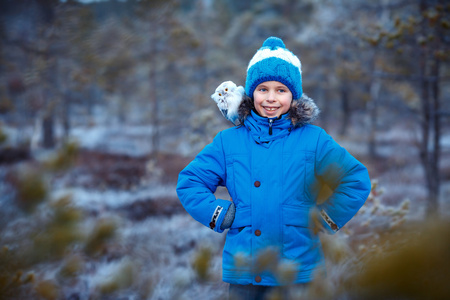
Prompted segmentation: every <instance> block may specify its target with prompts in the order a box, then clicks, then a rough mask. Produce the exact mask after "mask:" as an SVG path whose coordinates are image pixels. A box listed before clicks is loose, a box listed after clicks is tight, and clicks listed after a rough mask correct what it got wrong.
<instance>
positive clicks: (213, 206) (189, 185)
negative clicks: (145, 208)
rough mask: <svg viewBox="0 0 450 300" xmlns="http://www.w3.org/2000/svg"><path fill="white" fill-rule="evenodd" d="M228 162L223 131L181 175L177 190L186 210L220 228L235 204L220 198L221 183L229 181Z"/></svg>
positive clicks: (194, 216) (214, 227)
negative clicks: (219, 188)
mask: <svg viewBox="0 0 450 300" xmlns="http://www.w3.org/2000/svg"><path fill="white" fill-rule="evenodd" d="M225 180H226V163H225V154H224V151H223V147H222V136H221V133H219V134H218V135H217V136H216V137H215V138H214V140H213V142H212V143H211V144H209V145H207V146H206V147H205V148H204V149H203V150H202V151H201V152H200V153H199V154H198V155H197V156H196V157H195V159H194V160H193V161H192V162H191V163H190V164H189V165H187V166H186V168H184V169H183V170H182V171H181V172H180V174H179V176H178V184H177V194H178V198H179V199H180V201H181V204H182V205H183V207H184V208H185V209H186V211H187V212H188V213H189V214H190V215H191V216H192V217H193V218H194V219H195V220H197V221H198V222H200V223H202V224H203V225H205V226H208V227H209V228H211V229H213V230H214V231H217V232H223V231H224V229H221V228H220V225H221V224H222V222H223V219H224V217H225V215H226V213H227V211H228V208H229V206H230V204H231V201H229V200H223V199H216V197H215V195H214V193H215V191H216V189H217V187H218V186H222V185H225Z"/></svg>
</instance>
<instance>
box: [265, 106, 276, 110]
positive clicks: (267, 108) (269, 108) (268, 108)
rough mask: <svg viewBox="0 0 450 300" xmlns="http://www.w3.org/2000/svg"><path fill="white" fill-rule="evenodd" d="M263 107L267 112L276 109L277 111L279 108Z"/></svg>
mask: <svg viewBox="0 0 450 300" xmlns="http://www.w3.org/2000/svg"><path fill="white" fill-rule="evenodd" d="M263 107H264V109H265V110H267V111H276V110H277V109H279V107H268V106H263Z"/></svg>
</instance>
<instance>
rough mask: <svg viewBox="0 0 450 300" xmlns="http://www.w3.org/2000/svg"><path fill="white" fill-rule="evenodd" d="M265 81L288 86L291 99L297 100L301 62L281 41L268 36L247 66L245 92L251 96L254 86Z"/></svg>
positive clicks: (301, 92)
mask: <svg viewBox="0 0 450 300" xmlns="http://www.w3.org/2000/svg"><path fill="white" fill-rule="evenodd" d="M265 81H279V82H281V83H283V84H284V85H285V86H287V87H288V88H289V90H290V91H291V93H292V99H293V100H298V99H300V97H301V96H302V94H303V90H302V64H301V62H300V60H299V59H298V57H297V56H295V55H294V54H293V53H292V52H291V51H289V50H288V49H286V46H285V45H284V43H283V41H282V40H281V39H279V38H277V37H269V38H268V39H267V40H265V41H264V43H263V45H262V47H261V48H260V49H259V50H258V51H257V52H256V54H255V55H254V56H253V58H252V59H251V60H250V63H249V64H248V68H247V80H246V82H245V92H246V93H247V95H248V96H250V97H253V92H254V91H255V89H256V87H257V86H258V85H259V84H260V83H262V82H265Z"/></svg>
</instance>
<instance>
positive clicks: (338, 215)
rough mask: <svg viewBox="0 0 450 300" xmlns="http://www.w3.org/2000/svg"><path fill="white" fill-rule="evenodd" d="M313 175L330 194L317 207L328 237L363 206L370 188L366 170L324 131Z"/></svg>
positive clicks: (319, 143) (318, 147) (319, 142)
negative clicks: (329, 190)
mask: <svg viewBox="0 0 450 300" xmlns="http://www.w3.org/2000/svg"><path fill="white" fill-rule="evenodd" d="M315 174H316V176H317V177H318V178H319V180H320V181H322V182H323V183H325V184H327V185H328V186H329V187H330V189H331V190H332V191H333V193H332V194H331V196H330V197H329V198H328V199H327V200H326V201H325V202H324V203H322V204H320V205H318V210H319V214H320V215H321V217H322V218H320V220H321V222H322V225H323V226H324V228H325V229H326V230H327V231H328V232H329V233H335V232H336V231H338V230H339V229H340V228H342V227H343V226H344V225H345V224H346V223H347V222H348V221H349V220H350V219H351V218H352V217H353V216H354V215H355V214H356V213H357V212H358V210H359V209H360V208H361V206H363V204H364V202H365V201H366V199H367V197H368V196H369V193H370V189H371V184H370V178H369V174H368V172H367V168H366V167H365V166H364V165H363V164H362V163H360V162H359V161H358V160H357V159H355V158H354V157H353V156H352V155H351V154H350V153H348V152H347V150H345V149H344V148H342V147H341V146H339V145H338V144H337V143H336V142H335V141H334V140H333V139H332V138H331V137H330V136H329V135H328V134H327V133H325V131H321V134H320V136H319V139H318V143H317V151H316V160H315Z"/></svg>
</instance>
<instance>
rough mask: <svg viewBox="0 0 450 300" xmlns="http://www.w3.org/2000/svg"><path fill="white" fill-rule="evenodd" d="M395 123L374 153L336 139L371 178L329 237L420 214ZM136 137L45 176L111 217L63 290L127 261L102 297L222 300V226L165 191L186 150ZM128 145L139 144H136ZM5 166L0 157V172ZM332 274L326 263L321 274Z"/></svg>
mask: <svg viewBox="0 0 450 300" xmlns="http://www.w3.org/2000/svg"><path fill="white" fill-rule="evenodd" d="M80 132H83V131H82V130H81V131H80ZM404 132H405V128H402V127H401V126H398V127H393V128H391V129H390V130H389V132H384V133H380V134H379V135H378V136H379V139H378V144H377V153H378V156H377V157H376V158H369V157H368V155H367V148H366V146H365V138H364V135H362V134H360V133H358V132H357V131H354V132H350V133H349V134H348V135H347V136H346V137H345V138H344V137H337V138H336V139H337V140H338V142H339V143H340V144H341V145H342V146H344V147H345V148H347V149H348V150H349V151H350V152H351V153H352V154H353V155H354V156H355V157H357V158H358V159H359V160H361V161H362V162H363V163H364V164H365V165H366V166H367V167H368V169H369V173H370V175H371V178H372V180H373V181H374V182H375V181H376V182H377V185H378V187H377V189H376V193H374V195H372V196H373V197H375V198H376V200H375V202H374V200H373V199H372V201H371V202H370V203H368V204H367V205H366V206H367V207H366V208H363V209H362V210H361V212H360V213H358V215H357V216H355V218H354V219H352V220H351V221H350V222H349V224H348V225H347V226H346V227H347V229H346V230H343V232H342V233H338V234H337V235H335V239H337V240H342V241H345V243H348V244H349V245H351V244H354V243H356V241H364V240H365V239H367V238H368V236H371V235H372V234H373V233H374V232H379V231H380V230H384V229H389V228H392V226H393V224H394V223H395V222H399V218H397V217H396V216H397V214H398V212H399V211H401V210H405V213H403V214H402V216H401V219H402V220H401V221H404V220H408V219H410V220H421V219H423V218H424V211H425V208H426V205H427V203H426V199H427V197H426V189H425V186H424V179H423V172H422V168H421V166H420V164H419V159H418V154H417V147H416V146H415V142H414V139H413V138H412V136H407V135H405V134H404ZM127 133H128V136H127ZM81 135H82V134H80V136H81ZM84 136H85V137H86V136H89V132H85V133H84ZM108 136H111V135H110V134H106V135H103V137H105V138H107V137H108ZM146 139H148V132H147V131H145V130H143V129H142V128H139V129H135V130H133V129H132V128H131V129H130V130H124V131H122V132H121V136H120V138H118V137H116V139H115V142H117V141H118V140H120V142H119V143H120V144H123V145H122V146H123V147H117V146H115V147H114V149H115V151H109V150H108V149H111V145H109V146H108V142H111V139H109V140H108V139H106V140H102V138H101V137H99V136H98V135H95V141H96V142H95V143H92V142H91V141H90V140H85V141H84V142H82V143H81V145H82V148H81V149H80V152H79V155H78V158H77V160H76V163H75V165H74V166H73V167H72V168H71V169H70V170H69V171H67V172H66V173H64V174H61V175H58V176H56V177H54V178H53V179H52V198H53V199H57V198H60V197H62V196H63V195H70V196H71V199H72V203H73V205H74V206H75V207H77V208H79V209H81V210H82V211H83V215H84V222H85V223H86V224H93V223H94V222H95V221H96V220H99V219H103V218H113V219H115V220H117V221H118V224H120V225H119V226H118V234H117V238H116V239H115V240H114V241H113V242H112V243H111V244H110V245H109V247H108V248H106V249H104V252H103V253H102V257H101V258H99V259H97V260H92V261H90V262H89V268H86V269H85V271H84V272H82V274H80V276H79V277H78V279H77V280H75V281H73V282H71V283H70V284H65V285H64V291H63V293H64V297H65V298H70V297H72V298H71V299H90V297H91V295H94V294H96V293H98V292H99V291H98V289H99V286H101V283H102V282H104V281H105V280H106V279H107V278H110V277H114V275H115V274H116V273H117V272H119V273H120V272H121V270H123V268H125V267H126V266H127V265H129V264H131V265H132V266H133V270H134V272H135V273H136V274H138V275H137V276H136V280H135V281H136V282H135V283H134V284H133V286H132V288H128V289H124V290H123V291H122V292H120V291H118V292H115V294H111V295H110V297H111V298H110V299H115V298H117V297H119V298H120V297H123V299H139V297H140V296H139V295H142V294H145V295H147V297H148V298H149V299H194V298H196V299H224V297H225V295H226V294H227V285H226V284H225V283H223V282H222V281H221V251H222V248H223V245H224V242H225V234H217V233H214V232H212V231H211V230H210V229H209V228H206V227H204V226H202V225H201V224H199V223H198V222H196V221H195V220H193V219H192V218H191V217H190V216H189V215H188V214H187V213H186V212H185V211H184V209H183V207H182V206H181V204H180V202H179V200H178V198H177V195H176V192H175V187H176V181H177V176H178V173H179V172H180V171H181V169H182V168H184V166H186V165H187V164H188V163H189V162H190V161H191V159H192V158H193V157H192V156H189V157H186V156H184V155H179V154H176V152H177V151H173V152H160V153H159V154H157V155H156V156H155V157H151V156H148V155H142V152H139V151H141V150H142V149H140V148H139V145H142V143H144V142H142V140H146ZM449 141H450V135H449V136H444V138H443V148H446V149H450V143H449ZM133 143H135V144H133ZM136 143H137V144H136ZM83 145H84V146H83ZM99 145H103V146H101V147H99ZM130 145H131V146H130ZM133 145H134V146H133ZM120 149H124V150H123V151H121V150H120ZM130 149H131V150H130ZM133 149H140V150H139V151H138V152H139V153H138V152H133V151H134V150H133ZM144 152H148V151H144ZM131 154H132V155H131ZM440 166H441V175H442V189H441V195H442V196H441V203H440V211H441V212H442V215H446V216H448V215H449V212H450V151H447V152H444V153H443V154H442V156H441V164H440ZM14 167H15V165H8V166H3V167H2V172H3V173H2V174H6V173H7V172H8V170H10V169H12V168H14ZM5 176H6V175H5ZM217 197H221V198H224V199H228V198H229V196H228V195H227V192H226V190H225V189H223V188H220V189H219V190H218V191H217ZM405 203H406V204H405ZM0 206H1V205H0ZM375 207H376V209H375ZM11 228H12V227H11ZM86 228H89V226H86ZM87 230H89V229H87ZM375 242H376V241H375ZM355 247H356V246H354V248H355ZM205 249H206V251H208V253H210V254H211V260H210V261H209V262H210V266H209V269H208V273H207V278H206V279H205V278H199V277H198V275H199V274H198V271H196V269H195V264H194V261H195V260H196V259H197V258H198V255H199V253H203V252H202V251H205ZM124 266H125V267H124ZM55 268H57V267H53V269H52V268H51V267H49V268H46V270H47V275H46V276H50V277H51V276H52V275H51V274H55V271H54V269H55ZM330 268H333V266H330ZM52 270H53V271H52ZM337 273H338V272H337V271H336V270H329V274H330V276H335V275H336V274H337ZM53 276H55V275H53ZM336 276H338V275H336ZM106 299H109V298H106ZM121 299H122V298H121Z"/></svg>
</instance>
